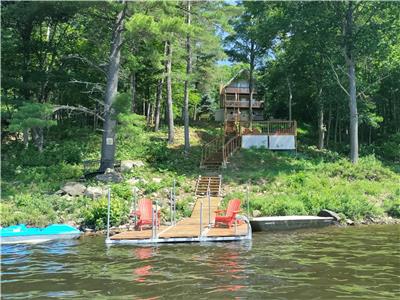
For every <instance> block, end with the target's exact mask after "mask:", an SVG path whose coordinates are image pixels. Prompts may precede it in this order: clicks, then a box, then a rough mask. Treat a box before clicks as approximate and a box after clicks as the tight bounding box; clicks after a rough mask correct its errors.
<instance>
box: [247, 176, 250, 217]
mask: <svg viewBox="0 0 400 300" xmlns="http://www.w3.org/2000/svg"><path fill="white" fill-rule="evenodd" d="M246 202H247V203H246V204H247V217H248V218H250V198H249V182H247V187H246Z"/></svg>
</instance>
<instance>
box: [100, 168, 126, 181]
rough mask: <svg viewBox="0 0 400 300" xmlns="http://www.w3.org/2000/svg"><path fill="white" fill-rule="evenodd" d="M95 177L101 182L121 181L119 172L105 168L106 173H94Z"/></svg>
mask: <svg viewBox="0 0 400 300" xmlns="http://www.w3.org/2000/svg"><path fill="white" fill-rule="evenodd" d="M96 179H97V180H98V181H102V182H121V181H122V179H123V178H122V175H121V174H120V173H118V172H115V171H114V170H109V169H107V171H106V173H104V174H99V175H96Z"/></svg>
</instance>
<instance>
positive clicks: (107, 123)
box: [99, 2, 127, 172]
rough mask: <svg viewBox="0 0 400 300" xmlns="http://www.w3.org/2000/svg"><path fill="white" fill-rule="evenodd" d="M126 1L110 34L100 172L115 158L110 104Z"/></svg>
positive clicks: (116, 77)
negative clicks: (110, 42)
mask: <svg viewBox="0 0 400 300" xmlns="http://www.w3.org/2000/svg"><path fill="white" fill-rule="evenodd" d="M126 7H127V3H126V2H125V3H124V7H123V9H122V10H121V11H120V12H119V13H118V15H117V19H116V24H115V27H114V31H113V34H112V44H111V53H110V58H109V64H108V70H107V86H106V95H105V99H104V110H105V114H104V119H105V120H104V125H103V130H104V131H103V139H102V143H101V161H100V168H99V171H100V172H104V171H105V170H106V169H107V168H114V160H115V127H116V124H117V123H116V120H115V111H114V109H113V108H112V104H113V102H114V100H115V97H116V95H117V90H118V72H119V65H120V58H121V45H122V31H123V28H124V19H125V13H126Z"/></svg>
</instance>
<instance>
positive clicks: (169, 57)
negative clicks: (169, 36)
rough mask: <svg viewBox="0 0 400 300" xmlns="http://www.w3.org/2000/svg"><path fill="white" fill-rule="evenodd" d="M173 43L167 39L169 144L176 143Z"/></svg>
mask: <svg viewBox="0 0 400 300" xmlns="http://www.w3.org/2000/svg"><path fill="white" fill-rule="evenodd" d="M171 69H172V45H171V41H167V116H168V144H173V143H174V135H175V132H174V111H173V106H172V78H171Z"/></svg>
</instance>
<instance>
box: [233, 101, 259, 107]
mask: <svg viewBox="0 0 400 300" xmlns="http://www.w3.org/2000/svg"><path fill="white" fill-rule="evenodd" d="M262 104H263V102H262V101H256V100H253V101H252V103H251V107H253V108H260V107H261V105H262ZM225 107H227V108H231V107H235V108H236V107H239V108H248V107H249V101H234V100H225Z"/></svg>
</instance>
